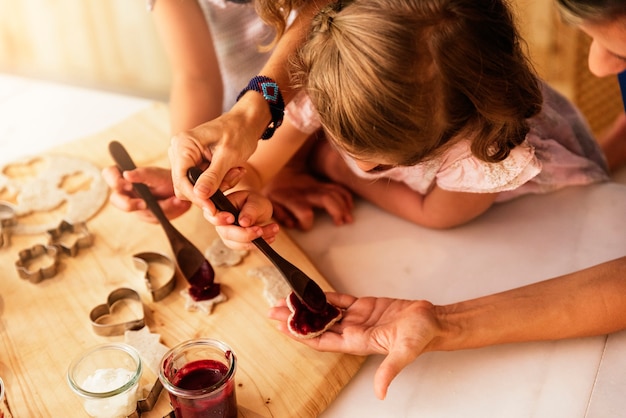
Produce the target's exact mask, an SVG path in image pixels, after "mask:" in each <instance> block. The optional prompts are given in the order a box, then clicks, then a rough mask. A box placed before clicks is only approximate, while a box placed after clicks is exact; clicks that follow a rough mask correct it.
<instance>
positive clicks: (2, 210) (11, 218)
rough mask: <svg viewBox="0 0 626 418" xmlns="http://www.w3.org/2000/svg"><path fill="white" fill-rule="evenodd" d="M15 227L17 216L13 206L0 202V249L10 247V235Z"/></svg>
mask: <svg viewBox="0 0 626 418" xmlns="http://www.w3.org/2000/svg"><path fill="white" fill-rule="evenodd" d="M15 225H17V215H16V212H15V208H14V207H13V205H11V204H9V203H7V202H0V248H2V247H8V246H9V245H11V233H12V230H13V227H14V226H15Z"/></svg>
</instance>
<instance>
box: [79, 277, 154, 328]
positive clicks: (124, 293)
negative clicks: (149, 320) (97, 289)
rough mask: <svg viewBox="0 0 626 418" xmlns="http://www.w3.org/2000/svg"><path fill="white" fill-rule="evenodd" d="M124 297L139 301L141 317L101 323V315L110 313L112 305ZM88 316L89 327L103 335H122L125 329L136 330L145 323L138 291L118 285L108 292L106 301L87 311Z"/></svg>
mask: <svg viewBox="0 0 626 418" xmlns="http://www.w3.org/2000/svg"><path fill="white" fill-rule="evenodd" d="M124 299H132V300H136V301H139V303H140V304H141V317H139V318H136V319H133V320H130V321H126V322H118V323H113V324H103V323H100V322H98V321H99V320H100V319H101V318H102V317H104V316H107V315H110V314H111V311H112V309H113V308H114V305H115V304H116V303H117V302H119V301H122V300H124ZM89 318H90V319H91V327H92V328H93V331H94V332H95V333H96V334H98V335H102V336H105V337H110V336H113V335H122V334H124V332H125V331H126V330H138V329H141V328H143V327H144V326H145V325H146V323H145V320H144V311H143V303H142V302H141V297H140V296H139V293H137V292H136V291H134V290H133V289H129V288H126V287H120V288H118V289H115V290H114V291H112V292H111V293H109V296H108V297H107V302H106V303H103V304H101V305H98V306H96V307H95V308H93V309H92V310H91V312H90V313H89Z"/></svg>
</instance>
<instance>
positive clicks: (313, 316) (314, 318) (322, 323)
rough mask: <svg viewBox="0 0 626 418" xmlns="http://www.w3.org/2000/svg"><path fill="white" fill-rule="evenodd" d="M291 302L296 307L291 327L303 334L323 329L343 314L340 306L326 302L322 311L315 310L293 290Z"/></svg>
mask: <svg viewBox="0 0 626 418" xmlns="http://www.w3.org/2000/svg"><path fill="white" fill-rule="evenodd" d="M289 303H290V305H291V306H292V307H293V308H294V312H293V315H292V318H291V320H290V321H289V327H290V328H291V329H292V330H294V331H296V332H297V333H298V334H302V335H308V334H313V333H316V332H320V331H323V330H324V329H325V328H326V327H327V326H328V324H329V323H330V322H332V321H333V320H334V319H335V318H337V317H338V316H339V315H341V311H340V310H339V308H337V307H336V306H333V305H331V304H330V303H326V308H324V310H323V311H322V312H320V313H316V312H313V311H311V310H309V309H308V308H307V307H306V305H304V304H303V303H302V302H301V301H300V299H298V297H297V296H296V294H295V293H293V292H292V293H291V294H290V295H289Z"/></svg>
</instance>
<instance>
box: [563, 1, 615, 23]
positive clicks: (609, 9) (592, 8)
mask: <svg viewBox="0 0 626 418" xmlns="http://www.w3.org/2000/svg"><path fill="white" fill-rule="evenodd" d="M556 3H557V5H558V6H559V10H560V11H561V13H562V15H563V16H565V18H566V19H567V20H569V21H571V22H573V23H581V22H583V21H589V22H595V23H605V22H612V21H613V20H615V19H620V18H623V17H624V16H626V2H624V0H557V2H556Z"/></svg>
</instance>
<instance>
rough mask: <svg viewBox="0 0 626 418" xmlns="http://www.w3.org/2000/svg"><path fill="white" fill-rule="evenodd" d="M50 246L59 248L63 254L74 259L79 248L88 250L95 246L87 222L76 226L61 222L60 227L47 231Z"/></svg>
mask: <svg viewBox="0 0 626 418" xmlns="http://www.w3.org/2000/svg"><path fill="white" fill-rule="evenodd" d="M47 233H48V236H49V237H50V239H49V240H48V244H49V245H54V246H57V247H59V248H60V249H61V251H62V252H63V254H66V255H69V256H70V257H74V256H75V255H76V254H77V253H78V249H79V248H86V247H89V246H91V245H92V244H93V235H91V233H90V232H89V230H88V229H87V224H86V223H85V222H79V223H76V224H72V223H69V222H67V221H65V220H64V221H61V223H60V224H59V226H57V227H56V228H54V229H49V230H48V231H47Z"/></svg>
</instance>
